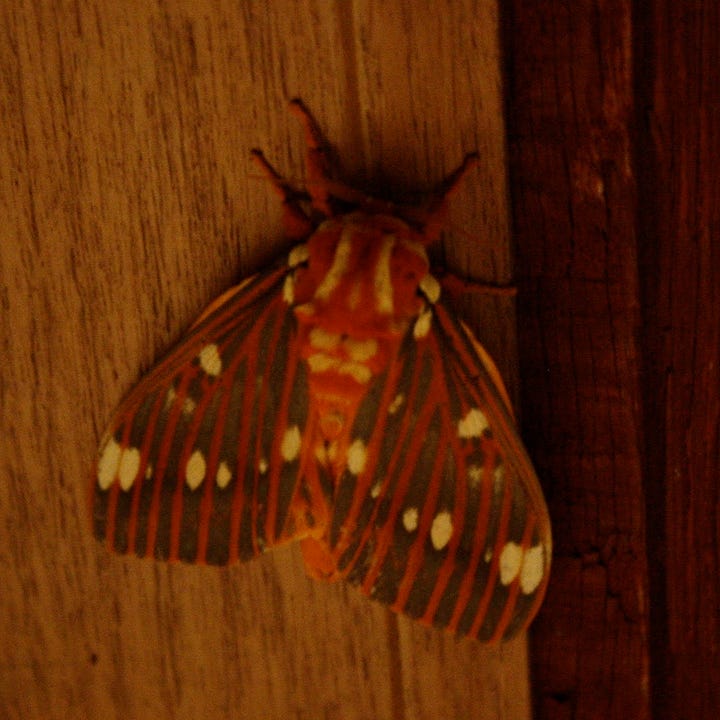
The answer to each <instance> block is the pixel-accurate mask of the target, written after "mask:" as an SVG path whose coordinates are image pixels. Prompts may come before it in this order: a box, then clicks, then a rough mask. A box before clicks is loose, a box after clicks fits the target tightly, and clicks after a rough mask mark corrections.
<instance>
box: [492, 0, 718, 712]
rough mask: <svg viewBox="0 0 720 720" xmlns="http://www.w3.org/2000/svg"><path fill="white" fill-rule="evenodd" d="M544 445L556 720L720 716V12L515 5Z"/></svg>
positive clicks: (528, 370) (532, 383)
mask: <svg viewBox="0 0 720 720" xmlns="http://www.w3.org/2000/svg"><path fill="white" fill-rule="evenodd" d="M503 24H504V28H505V32H504V39H505V43H504V45H505V54H506V58H507V62H508V81H507V94H508V98H507V103H508V105H507V106H508V127H509V148H510V152H509V156H510V183H511V189H512V196H513V222H514V232H515V238H516V242H517V247H518V257H517V260H518V263H517V268H518V287H519V295H518V297H519V304H518V319H519V327H520V328H521V332H520V336H519V337H520V368H521V377H522V394H521V395H522V403H521V404H522V407H523V418H524V421H525V422H524V435H525V438H526V441H527V443H528V445H529V448H530V452H531V455H532V456H533V457H534V459H535V461H536V463H537V466H538V470H539V474H540V477H541V478H543V480H544V483H545V487H546V490H547V494H548V500H549V506H550V514H551V517H552V519H553V523H554V534H555V558H554V567H553V577H552V581H551V584H550V588H549V593H548V598H547V600H546V603H545V606H544V608H543V611H542V613H541V616H540V618H539V620H538V622H537V623H536V625H535V627H534V633H533V643H532V647H531V649H532V650H534V652H533V653H532V657H533V660H532V675H533V678H534V695H535V706H536V715H537V717H538V718H539V719H541V720H545V719H547V720H564V719H566V718H568V719H569V718H573V720H580V719H583V720H584V719H585V718H591V719H595V718H603V719H606V718H618V719H623V720H625V719H626V718H633V719H636V718H637V719H641V718H650V717H653V718H658V719H659V720H684V719H688V720H690V719H692V720H700V719H702V720H705V719H706V718H708V719H709V718H716V717H717V716H718V712H719V711H720V683H718V669H719V668H720V623H719V621H718V607H720V584H719V583H718V576H719V572H718V566H719V565H720V540H719V538H718V527H719V524H718V523H719V522H720V501H719V495H718V477H719V476H720V367H719V363H718V354H719V348H720V296H719V292H720V242H719V241H718V231H719V229H720V182H719V181H718V178H719V177H720V175H718V168H717V164H718V157H720V102H718V100H719V98H718V93H719V89H720V69H719V68H720V65H719V64H718V57H719V56H720V52H719V51H720V46H719V45H720V42H719V39H718V38H720V34H719V33H718V30H720V6H718V3H716V2H713V1H712V0H705V1H701V2H693V3H682V2H681V3H678V2H673V1H672V0H651V1H650V2H642V3H633V2H630V1H629V0H583V1H581V2H576V3H571V4H568V3H554V2H542V0H512V2H511V3H509V4H508V6H507V15H506V17H505V19H504V23H503Z"/></svg>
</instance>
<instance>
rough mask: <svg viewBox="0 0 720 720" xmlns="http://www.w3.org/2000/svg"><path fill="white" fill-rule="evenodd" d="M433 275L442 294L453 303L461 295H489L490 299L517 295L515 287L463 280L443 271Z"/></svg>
mask: <svg viewBox="0 0 720 720" xmlns="http://www.w3.org/2000/svg"><path fill="white" fill-rule="evenodd" d="M434 275H435V276H436V277H437V279H438V281H439V282H440V285H441V287H442V289H443V292H444V293H445V294H446V295H447V296H448V297H450V299H451V300H455V301H457V300H458V298H460V297H462V296H463V295H490V296H491V297H515V295H517V288H516V287H515V285H502V284H499V283H489V282H481V281H480V280H465V279H464V278H460V277H458V276H457V275H453V274H452V273H449V272H445V271H444V270H440V271H436V272H435V273H434Z"/></svg>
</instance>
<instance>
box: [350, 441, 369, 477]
mask: <svg viewBox="0 0 720 720" xmlns="http://www.w3.org/2000/svg"><path fill="white" fill-rule="evenodd" d="M366 460H367V448H366V447H365V443H364V442H363V441H362V440H360V438H357V439H356V440H354V441H353V443H352V445H350V447H349V448H348V451H347V467H348V470H349V471H350V472H351V473H352V474H353V475H359V474H360V473H361V472H362V471H363V470H364V469H365V461H366Z"/></svg>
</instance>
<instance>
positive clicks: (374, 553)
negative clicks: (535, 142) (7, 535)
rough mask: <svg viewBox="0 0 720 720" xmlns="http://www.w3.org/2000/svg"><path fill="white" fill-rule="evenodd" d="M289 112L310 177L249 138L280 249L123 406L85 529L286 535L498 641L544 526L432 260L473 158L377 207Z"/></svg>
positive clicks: (104, 534)
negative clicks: (283, 244)
mask: <svg viewBox="0 0 720 720" xmlns="http://www.w3.org/2000/svg"><path fill="white" fill-rule="evenodd" d="M291 110H292V111H293V113H294V114H296V115H297V116H298V117H299V118H300V120H301V121H302V124H303V127H304V131H305V135H306V141H307V159H306V177H307V191H306V192H299V191H297V190H296V189H294V188H293V187H292V186H291V184H290V183H288V182H286V181H285V180H284V179H283V178H282V177H281V176H280V175H279V174H278V173H277V172H276V171H275V169H274V168H273V167H272V166H271V165H270V164H269V163H268V161H267V160H266V159H265V157H264V155H263V154H262V153H261V152H260V151H257V150H256V151H253V152H254V158H255V161H256V162H257V164H258V166H259V167H260V168H261V169H262V171H263V173H264V174H265V175H266V176H267V177H268V178H269V180H270V181H271V184H272V187H273V188H274V190H275V191H276V192H277V194H278V195H279V196H280V198H281V200H282V203H283V209H284V210H283V211H284V215H283V219H284V225H285V228H286V234H287V236H288V239H289V240H291V241H292V242H293V243H294V246H293V247H292V249H291V250H290V252H289V254H288V255H287V258H286V260H284V261H283V262H281V263H280V264H278V265H276V266H275V267H272V268H270V269H267V270H264V271H261V272H259V273H258V274H256V275H254V276H253V277H250V278H248V279H246V280H244V281H243V282H241V283H240V284H239V285H237V286H236V287H234V288H232V289H230V290H228V291H227V292H226V293H225V294H224V295H222V296H221V297H220V298H218V299H217V300H215V302H213V303H212V304H211V305H210V306H209V307H208V308H207V309H206V310H205V311H204V312H203V313H202V314H201V315H200V317H199V319H198V320H197V321H196V322H195V323H194V325H192V327H191V328H190V330H189V331H188V332H187V334H186V335H185V336H184V337H183V338H182V340H181V341H180V343H179V344H178V345H177V346H176V347H175V348H174V349H173V350H171V351H170V353H169V354H168V355H167V356H166V357H165V358H164V359H163V360H162V361H160V362H159V363H158V364H157V366H156V367H155V368H154V369H153V370H151V372H150V373H149V374H148V375H147V376H146V377H145V378H144V379H143V380H142V381H141V382H140V383H139V384H138V385H137V387H135V389H134V390H132V391H131V392H130V393H129V395H128V396H127V397H126V398H125V400H124V401H123V402H122V403H121V405H120V407H119V408H118V410H117V411H116V413H115V415H114V416H113V418H112V421H111V423H110V427H109V429H108V431H107V432H106V434H105V436H104V438H103V439H102V441H101V444H100V449H99V452H98V457H97V461H96V464H95V467H94V471H93V481H92V493H91V496H92V497H91V514H92V523H93V529H94V533H95V535H96V536H97V537H98V538H100V539H101V540H103V541H104V543H105V544H106V546H107V548H109V549H110V550H113V551H116V552H121V553H127V554H134V555H138V556H149V557H153V558H157V559H161V560H169V561H186V562H190V563H211V564H218V565H224V564H227V563H233V562H235V561H240V560H248V559H250V558H253V557H255V556H257V555H259V554H260V553H262V552H264V551H266V550H268V549H269V548H272V547H275V546H278V545H281V544H284V543H287V542H291V541H299V542H300V546H301V550H302V556H303V558H304V562H305V565H306V568H307V570H308V572H309V574H310V575H311V576H313V577H315V578H318V579H323V580H341V579H342V580H345V581H347V582H349V583H351V584H353V585H355V586H357V587H358V588H359V589H360V590H361V591H362V592H363V593H365V594H366V595H368V596H370V597H371V598H374V599H376V600H378V601H380V602H382V603H385V604H386V605H388V606H389V607H390V608H392V609H393V610H395V611H397V612H399V613H404V614H406V615H408V616H410V617H412V618H415V619H417V620H418V621H420V622H422V623H426V624H431V625H435V626H439V627H443V628H447V629H449V630H451V631H453V632H455V633H457V634H460V635H466V636H471V637H476V638H479V639H480V640H483V641H489V642H493V641H497V640H500V639H505V638H508V637H510V636H512V635H514V634H515V633H517V632H518V631H520V630H522V629H524V628H525V627H526V626H527V625H528V624H529V622H530V621H531V620H532V618H533V616H534V615H535V613H536V612H537V610H538V607H539V605H540V603H541V601H542V598H543V594H544V592H545V588H546V586H547V582H548V575H549V569H550V560H551V547H552V541H551V533H550V522H549V519H548V513H547V509H546V505H545V501H544V499H543V495H542V491H541V489H540V485H539V482H538V479H537V477H536V474H535V471H534V470H533V467H532V464H531V462H530V460H529V459H528V456H527V454H526V451H525V449H524V448H523V445H522V442H521V440H520V438H519V437H518V431H517V429H516V427H515V422H514V419H513V412H512V409H511V406H510V401H509V399H508V394H507V392H506V390H505V387H504V385H503V382H502V380H501V378H500V374H499V372H498V370H497V368H496V366H495V364H494V363H493V361H492V360H491V359H490V357H489V355H488V353H487V352H486V351H485V350H484V349H483V347H482V346H481V345H480V343H479V342H478V341H477V340H476V339H475V337H474V335H473V333H472V332H471V331H470V330H469V329H468V327H467V326H466V325H465V323H463V322H462V320H460V319H458V318H457V317H456V316H455V314H454V313H453V311H452V309H451V306H450V304H449V303H448V302H447V301H446V288H451V287H452V284H453V278H452V276H449V275H448V276H445V277H444V279H443V280H438V279H437V278H436V277H435V276H434V275H433V274H431V272H430V266H429V261H428V255H427V248H428V246H429V245H431V244H432V243H433V242H434V241H435V240H436V239H437V238H438V236H439V234H440V232H441V230H442V227H443V220H444V217H445V215H446V210H447V206H448V200H449V198H450V196H451V195H452V193H453V191H454V190H455V189H456V188H457V187H458V184H459V183H460V180H461V179H462V177H463V176H464V175H465V174H466V172H467V171H468V170H469V169H470V168H471V167H472V166H473V165H474V164H475V162H476V161H477V157H476V156H475V155H469V156H467V157H466V158H465V160H464V162H463V163H462V165H461V166H460V167H459V168H458V169H457V170H456V171H455V172H454V173H453V174H452V175H450V177H448V179H447V180H446V181H445V182H444V183H443V184H442V186H441V187H440V188H439V189H438V190H437V191H436V193H435V194H434V196H433V197H432V198H431V201H430V202H428V203H427V204H426V205H425V206H423V207H406V206H400V205H396V204H392V203H389V202H383V201H381V200H378V199H375V198H372V197H368V196H366V195H364V194H363V193H361V192H358V191H357V190H354V189H352V188H350V187H349V186H347V185H345V184H343V183H342V182H339V181H337V180H335V179H333V177H332V174H331V172H330V161H329V154H328V151H327V147H326V145H325V143H324V141H323V138H322V135H321V132H320V130H319V128H318V126H317V124H316V122H315V121H314V119H313V118H312V116H311V115H310V113H309V112H308V110H307V109H306V108H305V106H304V105H303V104H302V102H300V101H299V100H295V101H293V102H292V103H291ZM308 205H309V207H308ZM455 281H457V278H455Z"/></svg>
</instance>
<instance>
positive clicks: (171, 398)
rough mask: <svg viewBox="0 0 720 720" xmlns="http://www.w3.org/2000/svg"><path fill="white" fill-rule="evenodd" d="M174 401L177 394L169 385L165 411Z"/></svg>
mask: <svg viewBox="0 0 720 720" xmlns="http://www.w3.org/2000/svg"><path fill="white" fill-rule="evenodd" d="M176 399H177V392H176V391H175V388H174V387H173V386H172V385H171V386H170V387H169V388H168V391H167V395H166V396H165V409H166V410H167V409H168V408H169V407H171V406H172V404H173V403H174V402H175V400H176Z"/></svg>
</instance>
